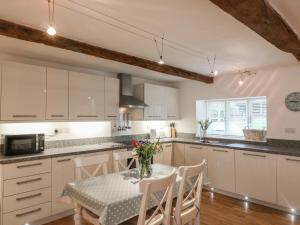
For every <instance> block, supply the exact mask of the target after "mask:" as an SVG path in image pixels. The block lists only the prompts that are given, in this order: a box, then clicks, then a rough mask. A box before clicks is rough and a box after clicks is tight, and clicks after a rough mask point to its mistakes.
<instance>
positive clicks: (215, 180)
mask: <svg viewBox="0 0 300 225" xmlns="http://www.w3.org/2000/svg"><path fill="white" fill-rule="evenodd" d="M207 155H208V157H207V161H208V163H207V164H208V178H209V179H210V181H211V184H210V186H211V187H214V188H218V189H220V190H224V191H228V192H235V179H234V150H232V149H227V148H226V149H225V148H208V154H207Z"/></svg>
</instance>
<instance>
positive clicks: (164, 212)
mask: <svg viewBox="0 0 300 225" xmlns="http://www.w3.org/2000/svg"><path fill="white" fill-rule="evenodd" d="M175 172H176V170H175V169H174V170H173V171H172V173H171V174H170V175H168V176H167V177H164V178H159V179H153V178H152V179H151V178H146V179H143V180H142V181H141V182H140V192H141V193H142V194H143V198H142V203H141V208H140V212H139V218H138V222H137V225H148V224H151V225H160V224H163V225H169V224H170V222H171V212H172V200H173V192H174V188H175V187H174V186H175V181H176V173H175ZM157 193H159V196H161V194H163V197H162V198H161V199H160V198H158V197H157V196H158V195H155V194H157ZM150 200H152V202H154V203H155V205H156V206H157V208H156V209H155V210H154V212H153V214H152V215H151V216H150V217H149V218H148V219H146V217H147V210H148V206H149V201H150ZM164 202H165V203H166V204H165V206H164Z"/></svg>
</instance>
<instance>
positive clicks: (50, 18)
mask: <svg viewBox="0 0 300 225" xmlns="http://www.w3.org/2000/svg"><path fill="white" fill-rule="evenodd" d="M48 12H49V27H48V29H47V33H48V34H49V35H50V36H54V35H55V34H56V30H55V28H54V27H53V21H54V0H52V13H51V0H48Z"/></svg>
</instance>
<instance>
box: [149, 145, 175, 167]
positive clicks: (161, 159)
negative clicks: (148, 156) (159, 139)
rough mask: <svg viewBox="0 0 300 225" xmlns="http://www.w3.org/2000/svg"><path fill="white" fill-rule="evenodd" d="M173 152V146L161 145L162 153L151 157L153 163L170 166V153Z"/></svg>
mask: <svg viewBox="0 0 300 225" xmlns="http://www.w3.org/2000/svg"><path fill="white" fill-rule="evenodd" d="M172 151H173V145H172V143H170V144H163V151H162V152H160V153H158V154H157V155H155V156H154V157H153V163H159V164H164V165H169V166H171V165H172V159H173V157H172V155H173V153H172Z"/></svg>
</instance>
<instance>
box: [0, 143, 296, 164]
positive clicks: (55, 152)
mask: <svg viewBox="0 0 300 225" xmlns="http://www.w3.org/2000/svg"><path fill="white" fill-rule="evenodd" d="M152 140H153V141H155V140H154V139H152ZM160 141H161V143H173V142H175V143H185V144H194V145H204V146H210V147H218V148H231V149H236V150H245V151H253V152H260V153H271V154H279V155H289V156H298V157H300V148H288V147H274V146H269V145H267V144H256V143H253V144H251V143H226V142H223V141H212V142H210V143H202V142H200V141H199V139H198V140H197V139H191V138H163V139H160ZM130 147H131V146H130V145H129V142H128V141H125V142H123V143H122V142H121V143H114V142H108V143H102V144H95V145H80V146H72V147H63V148H50V149H46V150H45V151H44V152H43V153H40V154H33V155H21V156H4V155H0V164H8V163H16V162H22V161H29V160H37V159H44V158H53V157H60V156H67V155H79V154H86V153H93V152H101V151H108V150H117V149H121V148H130Z"/></svg>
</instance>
